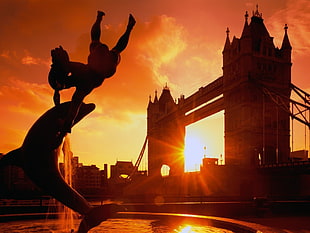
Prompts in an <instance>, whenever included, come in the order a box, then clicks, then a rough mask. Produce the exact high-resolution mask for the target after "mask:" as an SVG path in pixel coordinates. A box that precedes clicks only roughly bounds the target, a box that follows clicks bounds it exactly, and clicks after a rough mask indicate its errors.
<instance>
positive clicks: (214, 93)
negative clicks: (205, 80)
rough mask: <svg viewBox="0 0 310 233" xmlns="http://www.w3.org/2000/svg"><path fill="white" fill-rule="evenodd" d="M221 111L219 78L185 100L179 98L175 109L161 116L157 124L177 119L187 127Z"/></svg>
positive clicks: (222, 100) (220, 80)
mask: <svg viewBox="0 0 310 233" xmlns="http://www.w3.org/2000/svg"><path fill="white" fill-rule="evenodd" d="M222 110H224V98H223V77H219V78H218V79H216V80H215V81H213V82H211V83H210V84H208V85H207V86H205V87H201V88H199V90H198V91H197V92H195V93H194V94H192V95H191V96H189V97H187V98H186V99H184V98H179V102H178V106H177V109H176V110H175V111H172V112H170V113H168V114H167V115H165V116H163V117H162V118H161V119H159V120H158V123H159V124H160V123H161V122H165V121H166V122H169V121H175V120H176V119H178V120H179V121H180V122H182V123H183V124H184V126H187V125H190V124H192V123H194V122H196V121H199V120H201V119H203V118H206V117H208V116H211V115H213V114H215V113H217V112H220V111H222Z"/></svg>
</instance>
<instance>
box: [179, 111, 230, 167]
mask: <svg viewBox="0 0 310 233" xmlns="http://www.w3.org/2000/svg"><path fill="white" fill-rule="evenodd" d="M184 142H185V145H184V162H185V169H184V170H185V172H192V171H199V170H200V165H201V164H202V159H203V158H204V156H205V157H208V158H218V159H219V164H221V165H223V164H225V155H224V113H223V112H219V113H216V114H214V115H212V116H210V117H208V118H205V119H203V120H200V121H198V122H195V123H193V124H191V125H189V126H187V127H186V135H185V141H184Z"/></svg>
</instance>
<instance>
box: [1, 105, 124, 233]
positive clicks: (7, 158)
mask: <svg viewBox="0 0 310 233" xmlns="http://www.w3.org/2000/svg"><path fill="white" fill-rule="evenodd" d="M69 107H70V102H66V103H62V104H60V105H57V106H55V107H53V108H51V109H50V110H48V111H47V112H46V113H44V114H43V115H42V116H41V117H40V118H39V119H38V120H37V121H36V122H35V123H34V124H33V126H32V127H31V128H30V130H29V132H28V134H27V135H26V137H25V139H24V142H23V144H22V146H21V147H20V148H18V149H15V150H13V151H11V152H9V153H7V154H6V155H4V156H2V157H1V159H0V167H1V166H4V165H9V164H11V165H16V166H19V167H21V168H22V169H23V170H24V171H25V173H26V174H27V176H28V177H29V178H30V179H31V180H32V181H33V182H34V183H35V184H36V185H37V186H38V187H39V188H41V189H42V190H43V191H45V192H46V193H47V194H49V195H51V196H52V197H54V198H55V199H56V200H58V201H60V202H61V203H63V204H64V205H66V206H68V207H69V208H71V209H72V210H74V211H76V212H78V213H79V214H81V215H82V216H83V219H82V221H81V223H80V225H79V229H78V233H86V232H88V230H89V229H91V228H93V227H95V226H97V225H99V224H100V223H101V222H102V221H104V220H106V219H108V218H109V217H111V216H112V215H113V214H115V213H116V212H118V211H119V210H121V209H120V208H121V207H120V206H118V205H115V204H107V205H102V206H97V207H94V206H92V205H91V204H90V203H88V202H87V201H86V200H85V198H84V197H83V196H81V195H80V194H79V193H78V192H77V191H76V190H74V189H73V188H72V187H70V186H69V185H68V184H67V183H66V182H65V180H64V179H63V177H62V175H61V173H60V171H59V168H58V153H57V151H58V150H59V147H60V145H61V144H62V141H63V138H64V137H63V136H59V134H58V132H59V131H60V129H61V128H62V126H63V124H64V122H65V117H66V116H67V112H68V110H69ZM94 109H95V104H92V103H91V104H85V103H82V105H81V107H80V110H79V112H78V114H77V117H76V119H75V122H74V124H76V123H77V122H79V121H80V120H81V119H82V118H83V117H85V116H86V115H88V114H89V113H90V112H92V111H93V110H94Z"/></svg>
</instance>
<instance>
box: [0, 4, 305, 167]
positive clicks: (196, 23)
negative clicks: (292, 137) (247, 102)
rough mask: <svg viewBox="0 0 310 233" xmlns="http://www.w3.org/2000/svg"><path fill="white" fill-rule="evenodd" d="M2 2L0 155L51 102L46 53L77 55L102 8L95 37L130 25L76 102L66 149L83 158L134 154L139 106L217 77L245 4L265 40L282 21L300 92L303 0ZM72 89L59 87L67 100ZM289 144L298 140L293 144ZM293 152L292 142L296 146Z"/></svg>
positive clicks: (110, 38)
mask: <svg viewBox="0 0 310 233" xmlns="http://www.w3.org/2000/svg"><path fill="white" fill-rule="evenodd" d="M72 3H73V2H72V1H66V0H45V1H38V0H24V1H12V0H2V1H1V2H0V17H1V26H0V35H1V37H0V77H1V78H0V105H1V109H0V122H1V124H0V132H1V140H0V152H3V153H6V152H8V151H10V150H12V149H15V148H17V147H19V146H20V145H21V144H22V142H23V139H24V137H25V135H26V133H27V131H28V129H29V128H30V127H31V125H32V124H33V123H34V122H35V120H36V119H37V118H38V117H39V116H40V115H41V114H42V113H44V112H45V111H46V110H48V109H49V108H51V107H52V106H53V101H52V94H53V92H52V90H51V88H50V87H49V86H48V84H47V74H48V71H49V67H50V63H51V59H50V50H51V49H52V48H55V47H57V46H59V45H62V46H63V47H64V49H66V50H67V51H68V53H69V55H70V58H71V60H74V61H80V62H84V63H85V62H86V59H87V55H88V45H89V42H90V38H89V31H90V27H91V25H92V23H93V21H94V20H95V17H96V11H97V10H98V9H101V10H103V11H105V12H106V16H105V18H104V21H103V24H102V28H103V32H102V41H103V42H105V43H107V45H108V46H110V47H112V46H114V45H115V43H116V41H117V39H118V37H119V36H120V35H121V34H122V33H123V31H124V29H125V27H126V23H127V18H128V14H129V13H132V14H133V15H134V16H135V17H136V20H137V24H136V26H135V28H134V30H133V32H132V36H131V38H130V41H129V45H128V47H127V49H126V50H125V51H124V52H123V53H122V60H121V63H120V65H119V67H118V70H117V73H116V74H115V75H114V76H113V77H112V78H110V79H108V80H106V81H105V82H104V83H103V85H102V86H101V87H99V88H97V89H96V90H95V91H93V92H92V93H91V94H90V95H89V96H88V97H87V98H86V99H85V102H94V103H96V105H97V107H96V110H95V111H94V112H93V113H92V114H90V115H89V116H88V117H87V118H86V119H84V120H83V121H82V122H80V123H79V124H78V125H77V126H75V127H74V128H73V130H72V135H71V144H72V150H73V153H74V155H77V156H79V157H80V161H81V162H83V163H84V164H96V165H97V166H99V167H100V168H102V167H103V164H104V163H108V164H114V163H115V161H116V160H117V159H118V160H133V161H135V160H136V158H137V156H138V154H139V152H140V149H141V147H142V144H143V141H144V138H145V135H146V107H147V104H148V97H149V95H150V94H151V95H152V96H154V91H155V90H158V91H159V93H161V89H162V87H163V86H164V85H165V83H168V86H169V87H170V90H171V92H172V94H173V96H174V97H175V98H177V97H179V95H180V94H184V95H185V96H186V97H187V96H189V95H190V94H192V93H193V92H195V91H196V90H198V89H199V87H201V86H204V85H206V84H208V83H209V82H210V81H213V80H215V79H216V78H217V77H219V76H221V75H222V49H223V46H224V42H225V38H226V33H225V31H226V27H229V28H230V37H231V38H232V37H233V36H234V35H235V36H236V37H238V38H239V37H240V35H241V31H242V28H243V24H244V14H245V11H246V10H247V11H249V13H250V15H251V13H252V10H255V5H256V4H257V3H258V4H259V11H260V12H262V13H263V18H264V22H265V25H266V27H267V29H268V30H269V33H270V35H271V36H273V37H274V41H275V45H276V46H280V45H281V42H282V39H283V34H284V30H283V27H284V24H285V23H287V24H288V26H289V29H288V34H289V38H290V41H291V44H292V47H293V57H292V59H293V67H292V82H293V83H294V84H295V85H297V86H299V87H301V88H302V89H304V90H306V91H308V92H310V82H309V75H308V69H307V67H309V65H310V64H309V63H310V62H309V61H310V60H309V59H310V53H309V48H310V40H309V38H310V24H309V21H310V1H308V0H278V1H270V0H256V1H251V0H234V1H231V0H225V1H224V0H223V1H222V0H220V1H219V0H217V1H214V0H184V1H183V0H181V1H180V0H148V1H139V0H136V1H126V0H100V1H99V0H97V1H96V0H88V1H84V0H76V1H74V4H72ZM72 91H73V90H70V91H66V92H65V93H62V101H66V100H70V98H71V94H72ZM296 147H298V145H297V144H296ZM296 149H297V148H296Z"/></svg>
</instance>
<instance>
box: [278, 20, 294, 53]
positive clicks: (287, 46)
mask: <svg viewBox="0 0 310 233" xmlns="http://www.w3.org/2000/svg"><path fill="white" fill-rule="evenodd" d="M287 29H288V26H287V24H285V26H284V37H283V42H282V46H281V50H283V49H289V50H291V49H292V46H291V43H290V40H289V39H288V35H287Z"/></svg>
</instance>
